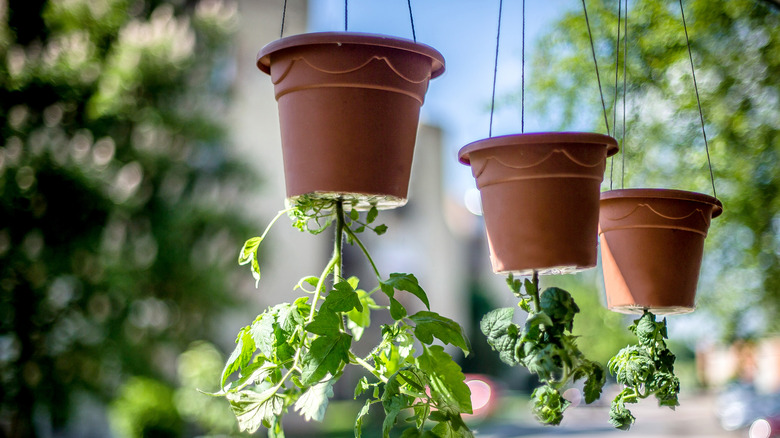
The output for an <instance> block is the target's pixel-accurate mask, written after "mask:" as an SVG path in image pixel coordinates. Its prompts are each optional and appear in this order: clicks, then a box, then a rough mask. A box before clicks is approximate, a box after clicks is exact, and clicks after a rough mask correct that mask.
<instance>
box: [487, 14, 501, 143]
mask: <svg viewBox="0 0 780 438" xmlns="http://www.w3.org/2000/svg"><path fill="white" fill-rule="evenodd" d="M503 7H504V0H499V1H498V31H497V32H496V61H495V63H494V64H493V97H492V98H491V99H490V129H489V130H488V137H493V110H494V109H495V106H496V77H497V76H498V45H499V42H500V41H501V11H502V9H503Z"/></svg>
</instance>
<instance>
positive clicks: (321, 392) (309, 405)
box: [294, 380, 333, 421]
mask: <svg viewBox="0 0 780 438" xmlns="http://www.w3.org/2000/svg"><path fill="white" fill-rule="evenodd" d="M331 397H333V380H327V381H324V382H319V383H317V384H316V385H314V386H312V387H310V388H309V389H308V390H307V391H306V392H304V393H303V395H301V397H300V398H299V399H298V401H296V402H295V406H294V409H295V410H296V411H297V412H299V413H300V414H301V415H303V418H305V419H306V421H310V420H314V421H322V420H323V419H324V418H325V411H326V410H327V409H328V401H329V400H330V398H331Z"/></svg>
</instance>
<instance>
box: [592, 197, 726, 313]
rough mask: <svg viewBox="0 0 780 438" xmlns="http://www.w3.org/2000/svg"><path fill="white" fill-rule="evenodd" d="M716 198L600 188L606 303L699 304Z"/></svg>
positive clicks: (660, 307) (656, 309)
mask: <svg viewBox="0 0 780 438" xmlns="http://www.w3.org/2000/svg"><path fill="white" fill-rule="evenodd" d="M722 212H723V205H722V204H721V203H720V201H718V200H717V199H716V198H714V197H712V196H708V195H704V194H701V193H693V192H685V191H681V190H666V189H625V190H611V191H608V192H604V193H602V194H601V213H600V215H599V235H600V236H601V241H600V245H601V263H602V266H603V270H604V286H605V288H606V292H607V307H608V308H609V309H610V310H614V311H617V312H622V313H642V312H643V311H644V310H645V309H647V310H649V311H651V312H653V313H657V314H675V313H688V312H692V311H693V309H694V305H695V304H694V299H695V297H696V285H697V283H698V281H699V269H700V268H701V260H702V253H703V252H704V238H705V237H706V236H707V230H708V229H709V227H710V220H711V219H712V218H714V217H717V216H719V215H720V214H721V213H722Z"/></svg>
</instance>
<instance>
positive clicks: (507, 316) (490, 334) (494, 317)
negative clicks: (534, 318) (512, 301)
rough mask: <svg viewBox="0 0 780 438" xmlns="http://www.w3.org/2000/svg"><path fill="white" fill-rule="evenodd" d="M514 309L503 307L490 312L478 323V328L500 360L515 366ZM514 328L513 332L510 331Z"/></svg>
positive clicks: (515, 329) (515, 336) (515, 335)
mask: <svg viewBox="0 0 780 438" xmlns="http://www.w3.org/2000/svg"><path fill="white" fill-rule="evenodd" d="M514 314H515V309H514V308H512V307H505V308H501V309H495V310H491V311H490V312H488V313H487V314H485V316H484V317H482V321H480V322H479V328H480V330H482V333H483V334H484V335H485V336H486V337H487V342H488V345H490V346H491V347H492V348H493V349H494V350H496V351H498V355H499V357H500V358H501V360H502V361H503V362H504V363H506V364H507V365H511V366H514V365H517V363H518V362H517V357H516V355H515V349H516V347H517V328H516V327H515V324H513V323H512V318H513V317H514ZM510 328H514V330H510Z"/></svg>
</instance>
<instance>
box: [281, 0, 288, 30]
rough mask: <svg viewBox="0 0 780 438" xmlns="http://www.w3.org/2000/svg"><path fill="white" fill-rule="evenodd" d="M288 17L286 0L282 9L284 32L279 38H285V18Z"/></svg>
mask: <svg viewBox="0 0 780 438" xmlns="http://www.w3.org/2000/svg"><path fill="white" fill-rule="evenodd" d="M286 16H287V0H284V6H283V7H282V30H281V31H279V38H282V37H283V36H284V18H285V17H286Z"/></svg>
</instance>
